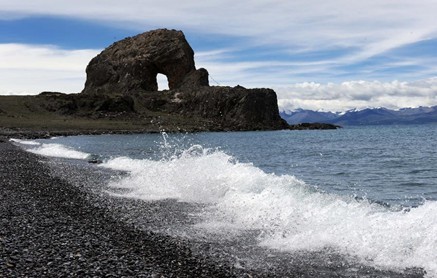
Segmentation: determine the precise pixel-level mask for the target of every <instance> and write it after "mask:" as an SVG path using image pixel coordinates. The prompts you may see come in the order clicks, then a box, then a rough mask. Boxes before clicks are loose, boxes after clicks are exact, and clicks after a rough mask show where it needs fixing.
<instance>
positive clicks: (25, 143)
mask: <svg viewBox="0 0 437 278" xmlns="http://www.w3.org/2000/svg"><path fill="white" fill-rule="evenodd" d="M9 141H11V142H14V143H18V144H21V145H30V146H39V145H41V143H39V142H36V141H32V140H21V139H14V138H11V139H9Z"/></svg>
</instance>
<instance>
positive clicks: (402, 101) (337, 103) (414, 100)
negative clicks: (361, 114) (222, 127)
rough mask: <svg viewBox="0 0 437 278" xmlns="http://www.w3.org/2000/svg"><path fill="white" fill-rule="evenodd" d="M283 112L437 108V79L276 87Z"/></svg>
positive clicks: (306, 83)
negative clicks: (297, 110)
mask: <svg viewBox="0 0 437 278" xmlns="http://www.w3.org/2000/svg"><path fill="white" fill-rule="evenodd" d="M275 91H276V92H277V94H278V103H279V106H280V109H281V110H294V109H297V108H304V109H312V110H324V111H345V110H349V109H353V108H359V109H362V108H368V107H386V108H391V109H398V108H402V107H418V106H433V105H437V77H434V78H429V79H425V80H419V81H414V82H400V81H392V82H379V81H348V82H343V83H338V84H336V83H327V84H320V83H314V82H305V83H298V84H293V85H290V86H288V87H279V88H275Z"/></svg>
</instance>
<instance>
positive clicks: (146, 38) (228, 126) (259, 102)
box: [0, 29, 288, 136]
mask: <svg viewBox="0 0 437 278" xmlns="http://www.w3.org/2000/svg"><path fill="white" fill-rule="evenodd" d="M86 72H87V80H86V83H85V88H84V89H83V91H82V92H81V93H78V94H63V93H59V92H43V93H41V94H40V95H37V96H0V134H1V130H2V129H7V131H5V132H4V133H7V134H27V135H26V136H33V135H29V134H33V133H32V132H34V131H38V132H40V131H41V132H45V133H47V131H50V134H81V133H92V134H96V133H97V134H98V133H104V132H159V131H162V130H166V131H189V132H191V131H232V130H277V129H286V128H288V124H287V123H286V122H285V121H284V120H282V119H281V117H280V116H279V111H278V104H277V99H276V93H275V92H274V91H273V90H271V89H246V88H243V87H241V86H236V87H221V86H209V82H208V71H207V70H206V69H202V68H200V69H196V67H195V63H194V52H193V50H192V48H191V47H190V45H189V44H188V42H187V40H186V39H185V36H184V34H183V33H182V32H181V31H175V30H167V29H160V30H154V31H150V32H146V33H143V34H140V35H137V36H134V37H131V38H126V39H124V40H121V41H118V42H116V43H114V44H112V45H111V46H109V47H108V48H106V49H105V50H103V51H102V52H101V53H100V54H99V55H97V56H96V57H95V58H93V59H92V60H91V61H90V63H89V65H88V66H87V69H86ZM158 73H162V74H164V75H166V76H167V79H168V82H169V84H168V85H169V88H170V89H169V90H164V91H158V86H157V79H156V78H157V74H158ZM28 131H29V132H28ZM26 132H27V133H26ZM47 134H49V133H47ZM35 136H41V135H40V134H39V133H38V134H36V135H35ZM45 136H49V135H45Z"/></svg>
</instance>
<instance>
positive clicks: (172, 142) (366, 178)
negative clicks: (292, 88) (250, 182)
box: [51, 125, 437, 207]
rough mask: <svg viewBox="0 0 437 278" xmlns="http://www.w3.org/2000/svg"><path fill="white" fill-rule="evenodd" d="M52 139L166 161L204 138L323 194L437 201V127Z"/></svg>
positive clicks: (98, 150)
mask: <svg viewBox="0 0 437 278" xmlns="http://www.w3.org/2000/svg"><path fill="white" fill-rule="evenodd" d="M51 142H53V143H59V144H63V145H66V146H70V147H72V148H74V149H77V150H81V151H83V152H86V153H91V154H98V155H100V156H102V157H103V158H110V157H117V156H129V157H131V158H136V159H141V158H148V159H161V158H162V157H163V156H165V155H167V156H169V155H173V154H175V153H177V152H178V151H180V150H184V149H187V148H188V147H190V146H192V145H194V144H200V145H202V146H203V147H207V148H217V149H219V150H221V151H223V152H225V153H226V154H229V155H232V156H233V157H234V158H235V159H236V160H238V161H239V162H249V163H252V164H253V165H254V166H256V167H258V168H260V169H262V170H263V171H265V172H267V173H275V174H276V175H283V174H287V175H293V176H295V177H297V178H298V179H300V180H303V181H304V182H305V183H307V184H308V185H311V186H313V187H316V188H317V189H318V190H320V191H323V192H332V193H336V194H341V195H351V196H354V197H357V198H366V199H368V200H370V201H372V202H380V203H384V204H387V205H400V206H407V207H409V206H412V207H414V206H418V205H420V204H423V202H424V201H425V200H437V125H419V126H363V127H348V128H344V129H339V130H322V131H317V130H315V131H275V132H226V133H222V132H218V133H196V134H164V135H162V134H141V135H100V136H73V137H59V138H55V139H52V140H51ZM164 145H165V146H164Z"/></svg>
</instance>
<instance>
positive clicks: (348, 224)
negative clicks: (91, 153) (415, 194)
mask: <svg viewBox="0 0 437 278" xmlns="http://www.w3.org/2000/svg"><path fill="white" fill-rule="evenodd" d="M101 166H102V167H107V168H111V169H115V170H122V171H126V172H128V175H127V176H124V177H122V178H119V179H116V180H113V181H112V182H111V183H110V184H109V186H110V187H112V188H123V189H125V190H123V192H125V193H122V194H120V193H117V194H118V195H119V196H123V197H129V198H139V199H143V200H159V199H167V198H174V199H177V200H179V201H183V202H197V203H204V204H207V205H208V206H209V207H210V208H211V209H209V210H207V211H206V212H205V215H204V221H203V223H201V224H199V225H198V228H200V229H210V230H217V229H220V230H224V231H225V232H226V230H228V231H231V230H232V231H233V232H235V231H244V230H257V231H260V235H259V244H260V245H262V246H265V247H269V248H275V249H281V250H286V251H295V250H309V251H318V250H322V249H324V248H334V249H336V250H339V251H340V252H343V253H346V254H349V255H351V256H356V257H358V258H360V259H361V260H362V261H363V262H364V263H367V264H371V265H374V266H377V267H390V268H397V269H404V268H407V267H423V268H424V269H425V270H426V271H427V272H428V275H431V277H434V276H437V252H436V250H437V237H436V236H435V235H436V234H437V202H435V201H426V202H425V203H424V204H423V205H422V206H419V207H417V208H410V209H408V210H405V209H404V210H399V209H397V210H395V209H393V208H390V207H386V206H382V205H379V204H376V203H371V202H369V201H367V200H357V199H355V198H353V197H342V196H338V195H334V194H327V193H321V192H318V191H317V190H315V189H314V188H312V187H311V186H309V185H307V184H305V183H304V182H303V181H300V180H298V179H296V178H295V177H293V176H290V175H275V174H267V173H265V172H263V171H262V170H261V169H259V168H257V167H255V166H253V165H252V164H250V163H240V162H238V161H236V159H235V158H233V157H232V156H230V155H228V154H226V153H224V152H222V151H219V150H211V149H205V148H203V147H202V146H200V145H195V146H192V147H191V148H189V149H187V150H185V151H183V152H181V153H180V154H178V155H174V156H172V157H170V158H165V159H162V160H158V161H156V160H149V159H131V158H128V157H117V158H114V159H111V160H109V161H107V162H105V163H104V164H102V165H101ZM117 192H119V191H117Z"/></svg>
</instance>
